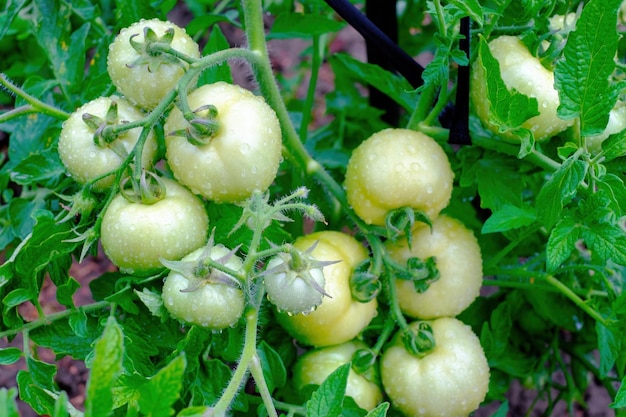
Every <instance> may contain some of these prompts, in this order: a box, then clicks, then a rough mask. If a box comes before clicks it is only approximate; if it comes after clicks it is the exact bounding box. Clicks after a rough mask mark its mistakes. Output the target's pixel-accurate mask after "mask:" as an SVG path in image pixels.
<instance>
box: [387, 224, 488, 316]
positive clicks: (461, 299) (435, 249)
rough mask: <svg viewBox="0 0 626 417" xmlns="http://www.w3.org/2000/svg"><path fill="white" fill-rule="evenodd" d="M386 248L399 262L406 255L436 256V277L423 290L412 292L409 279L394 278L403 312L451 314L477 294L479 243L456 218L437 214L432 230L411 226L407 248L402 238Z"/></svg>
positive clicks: (410, 314) (466, 304)
mask: <svg viewBox="0 0 626 417" xmlns="http://www.w3.org/2000/svg"><path fill="white" fill-rule="evenodd" d="M386 248H387V251H388V253H389V255H390V256H391V257H392V258H393V259H395V260H396V261H398V262H400V263H402V264H406V261H407V260H408V259H409V258H410V257H417V258H420V259H422V260H424V259H426V258H429V257H431V256H434V257H435V258H436V265H437V269H438V270H439V279H438V280H437V281H435V282H433V283H431V284H430V286H429V287H428V289H427V290H426V291H425V292H423V293H418V292H417V291H415V287H414V285H413V282H412V281H407V280H401V279H397V280H396V281H395V283H396V289H397V294H398V302H399V304H400V308H401V310H402V312H403V313H404V314H407V315H409V316H411V317H413V318H421V319H432V318H437V317H454V316H456V315H458V314H459V313H461V312H462V311H463V310H465V309H466V308H467V307H468V306H469V305H470V304H471V303H472V302H473V301H474V300H475V299H476V297H478V295H479V292H480V287H481V286H482V282H483V271H482V256H481V252H480V246H478V242H477V240H476V237H474V234H473V233H472V232H471V231H470V230H468V229H467V228H466V227H465V226H464V225H463V224H462V223H461V222H459V221H458V220H456V219H453V218H451V217H448V216H446V215H441V216H439V217H438V218H436V219H435V220H434V221H433V225H432V231H431V229H430V228H429V227H428V226H426V225H423V224H418V225H417V227H415V228H414V229H413V231H412V244H411V249H409V246H408V244H407V241H406V239H401V240H398V241H396V242H395V243H393V242H390V241H389V242H387V243H386Z"/></svg>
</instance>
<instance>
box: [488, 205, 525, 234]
mask: <svg viewBox="0 0 626 417" xmlns="http://www.w3.org/2000/svg"><path fill="white" fill-rule="evenodd" d="M535 220H537V213H536V212H535V210H534V209H533V208H532V207H528V206H522V207H517V206H513V205H510V204H506V205H504V206H502V207H501V208H500V209H499V210H498V211H495V212H494V213H493V214H492V215H491V216H490V217H489V218H488V219H487V220H486V221H485V223H484V225H483V228H482V233H496V232H505V231H507V230H511V229H517V228H520V227H523V226H528V225H529V224H532V223H533V222H534V221H535Z"/></svg>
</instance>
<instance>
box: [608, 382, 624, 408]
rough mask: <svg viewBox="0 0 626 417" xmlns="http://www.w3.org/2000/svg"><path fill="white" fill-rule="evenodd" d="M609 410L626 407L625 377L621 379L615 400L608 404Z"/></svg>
mask: <svg viewBox="0 0 626 417" xmlns="http://www.w3.org/2000/svg"><path fill="white" fill-rule="evenodd" d="M609 407H611V408H624V407H626V377H624V379H622V383H621V384H620V386H619V390H618V391H617V394H615V399H614V400H613V402H612V403H611V404H609Z"/></svg>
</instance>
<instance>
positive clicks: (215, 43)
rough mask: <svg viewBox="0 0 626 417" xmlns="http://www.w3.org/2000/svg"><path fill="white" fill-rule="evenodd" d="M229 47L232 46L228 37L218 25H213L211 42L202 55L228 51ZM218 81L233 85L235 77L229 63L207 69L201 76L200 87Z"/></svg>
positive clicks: (209, 41)
mask: <svg viewBox="0 0 626 417" xmlns="http://www.w3.org/2000/svg"><path fill="white" fill-rule="evenodd" d="M229 47H230V44H229V43H228V40H227V39H226V36H224V32H222V30H221V29H220V27H219V26H218V25H213V29H211V35H209V40H208V42H207V44H206V46H205V47H204V50H203V51H202V55H204V56H206V55H209V54H212V53H214V52H218V51H222V50H224V49H228V48H229ZM217 81H226V82H228V83H231V84H232V83H233V76H232V74H231V71H230V66H229V65H228V63H222V64H219V65H215V66H212V67H209V68H207V69H206V70H205V71H204V72H202V74H201V75H200V79H199V80H198V85H204V84H211V83H214V82H217Z"/></svg>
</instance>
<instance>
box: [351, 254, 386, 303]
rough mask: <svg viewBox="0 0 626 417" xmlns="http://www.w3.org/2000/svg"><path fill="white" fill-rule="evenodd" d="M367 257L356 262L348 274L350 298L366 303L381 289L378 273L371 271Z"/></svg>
mask: <svg viewBox="0 0 626 417" xmlns="http://www.w3.org/2000/svg"><path fill="white" fill-rule="evenodd" d="M371 266H372V264H371V262H370V260H369V259H366V260H365V261H363V262H361V263H360V264H358V265H357V266H356V267H355V268H354V271H353V272H352V275H351V276H350V293H351V294H352V298H353V299H355V300H357V301H359V302H361V303H367V302H370V301H371V300H373V299H374V298H376V297H377V296H378V294H379V293H380V291H381V290H382V282H381V281H380V279H378V275H377V274H375V273H373V272H372V271H371Z"/></svg>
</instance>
